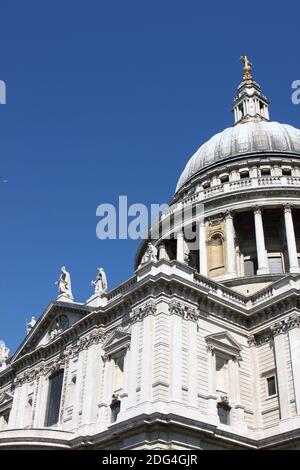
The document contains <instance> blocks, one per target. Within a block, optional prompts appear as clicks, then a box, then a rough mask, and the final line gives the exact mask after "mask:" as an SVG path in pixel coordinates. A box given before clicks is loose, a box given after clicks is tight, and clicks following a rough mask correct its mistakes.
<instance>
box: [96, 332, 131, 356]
mask: <svg viewBox="0 0 300 470" xmlns="http://www.w3.org/2000/svg"><path fill="white" fill-rule="evenodd" d="M130 339H131V334H130V333H128V332H127V331H123V330H120V329H118V328H117V329H116V330H114V331H113V333H112V334H111V335H110V336H109V337H108V338H107V340H106V341H105V342H104V343H103V349H104V351H105V353H106V355H111V354H114V353H116V352H118V351H120V350H121V349H126V348H127V347H128V346H129V344H130Z"/></svg>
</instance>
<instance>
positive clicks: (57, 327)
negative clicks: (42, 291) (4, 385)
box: [10, 302, 90, 363]
mask: <svg viewBox="0 0 300 470" xmlns="http://www.w3.org/2000/svg"><path fill="white" fill-rule="evenodd" d="M87 313H90V309H89V308H86V307H83V306H81V305H79V304H70V303H62V302H53V303H51V304H50V305H49V306H48V307H47V308H46V310H45V311H44V313H43V314H42V315H41V317H40V318H39V319H38V320H37V322H36V323H35V325H34V326H33V328H32V329H31V331H30V332H29V333H28V335H27V336H26V338H25V339H24V341H23V342H22V344H21V345H20V347H19V348H18V349H17V351H16V352H15V354H14V355H13V357H12V358H11V360H10V363H14V362H15V361H16V360H17V359H19V358H20V357H21V356H24V355H25V354H28V353H30V352H32V351H34V350H36V349H38V348H39V347H41V346H46V345H47V344H49V343H50V342H52V341H54V340H55V339H56V338H57V337H58V336H59V335H61V334H62V333H63V332H64V331H66V330H67V329H68V328H70V327H71V326H72V325H73V324H74V323H76V322H77V321H79V320H80V319H81V318H82V317H83V316H84V315H86V314H87Z"/></svg>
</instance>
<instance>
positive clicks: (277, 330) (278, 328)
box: [271, 314, 300, 336]
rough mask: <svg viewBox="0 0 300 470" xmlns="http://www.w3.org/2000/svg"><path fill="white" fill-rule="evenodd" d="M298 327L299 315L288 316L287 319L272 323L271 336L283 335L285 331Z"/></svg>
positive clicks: (299, 325)
mask: <svg viewBox="0 0 300 470" xmlns="http://www.w3.org/2000/svg"><path fill="white" fill-rule="evenodd" d="M299 327H300V315H298V314H295V315H290V316H289V317H288V318H286V319H284V320H281V321H279V322H276V323H274V325H273V326H272V327H271V331H272V334H273V336H276V335H279V334H281V333H285V332H286V331H289V330H291V329H292V328H299Z"/></svg>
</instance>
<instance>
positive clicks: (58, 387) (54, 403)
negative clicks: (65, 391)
mask: <svg viewBox="0 0 300 470" xmlns="http://www.w3.org/2000/svg"><path fill="white" fill-rule="evenodd" d="M63 378H64V371H63V370H59V371H58V372H55V373H54V374H52V375H51V376H50V377H49V389H48V403H47V413H46V421H45V426H54V425H55V424H57V422H58V418H59V410H60V402H61V394H62V385H63Z"/></svg>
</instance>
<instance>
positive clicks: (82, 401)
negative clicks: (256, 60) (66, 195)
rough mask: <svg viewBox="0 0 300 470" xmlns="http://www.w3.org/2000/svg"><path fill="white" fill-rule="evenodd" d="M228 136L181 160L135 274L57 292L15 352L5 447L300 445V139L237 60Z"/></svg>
mask: <svg viewBox="0 0 300 470" xmlns="http://www.w3.org/2000/svg"><path fill="white" fill-rule="evenodd" d="M242 61H243V78H242V82H241V83H240V85H239V87H238V89H237V96H236V98H235V99H234V101H233V117H234V122H233V125H232V127H229V128H227V129H225V130H223V131H222V132H220V133H218V134H216V135H214V136H213V137H212V138H211V139H210V140H209V141H208V142H206V143H204V144H203V145H201V147H200V148H199V150H197V151H196V153H195V154H194V155H193V156H192V157H191V158H190V160H189V161H188V162H187V164H186V166H185V168H184V170H183V171H182V173H181V175H180V177H179V180H178V183H177V187H176V190H175V194H174V196H173V197H172V200H171V202H170V205H169V207H168V209H167V210H166V211H165V212H164V213H163V214H162V215H161V216H160V218H159V220H158V222H157V223H155V224H154V225H153V226H152V227H151V228H150V229H149V237H148V239H147V240H143V241H142V243H141V244H140V246H139V248H138V250H137V253H136V257H135V270H134V274H133V276H132V277H131V278H130V279H128V280H126V281H125V282H124V283H123V284H121V285H119V286H118V287H116V288H114V289H112V290H108V287H107V281H106V276H105V272H104V270H103V268H99V270H98V274H97V277H96V279H95V281H93V284H94V294H93V295H92V297H91V298H90V299H89V300H88V301H87V302H86V303H78V302H76V301H75V300H74V298H73V295H72V291H71V280H70V274H69V273H68V271H67V269H66V268H65V267H62V269H61V276H60V278H59V280H58V282H57V283H58V290H59V295H58V297H57V299H56V300H55V301H52V302H51V303H50V304H49V306H48V307H47V308H46V310H45V311H44V312H43V313H42V315H41V316H40V318H39V319H38V321H35V319H34V318H33V319H32V321H31V322H30V323H29V324H28V327H27V336H26V337H25V339H24V341H23V342H22V344H21V345H20V346H19V348H18V349H17V351H16V352H15V353H14V354H13V355H12V356H9V354H8V349H7V347H6V346H5V344H4V342H3V341H2V342H0V449H28V448H30V449H106V450H113V449H120V450H139V449H148V450H149V449H165V450H170V449H177V450H197V449H199V450H200V449H216V450H217V449H225V450H226V449H300V130H298V129H296V128H294V127H292V126H290V125H288V124H280V123H278V122H273V121H271V120H270V117H269V102H268V99H267V98H266V96H264V95H263V94H262V90H261V87H260V85H259V84H258V83H257V82H256V81H255V80H254V78H253V76H252V64H251V62H250V61H249V59H248V58H247V57H246V56H243V57H242Z"/></svg>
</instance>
